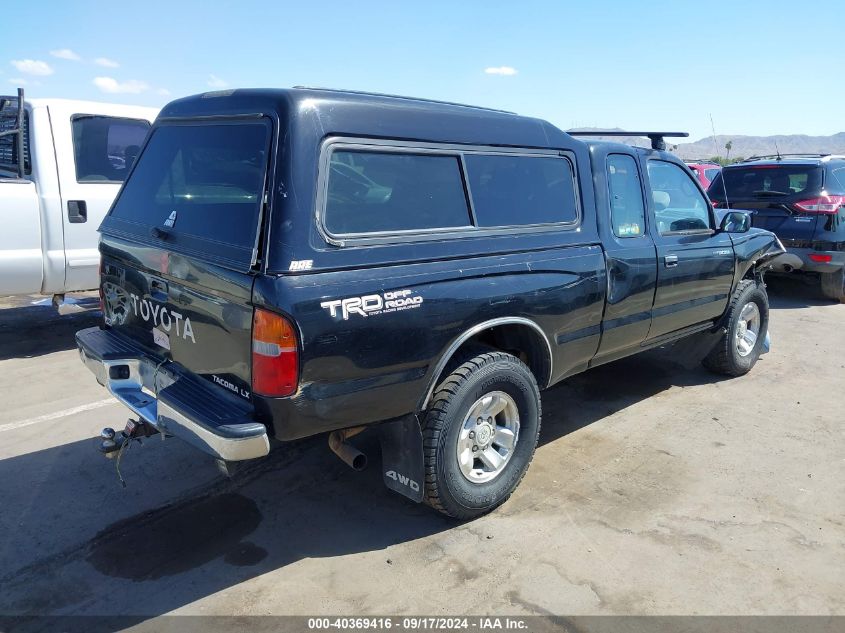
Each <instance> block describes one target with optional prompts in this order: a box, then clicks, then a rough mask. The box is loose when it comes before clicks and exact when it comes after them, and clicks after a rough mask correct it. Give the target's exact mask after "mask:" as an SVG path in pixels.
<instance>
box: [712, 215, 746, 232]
mask: <svg viewBox="0 0 845 633" xmlns="http://www.w3.org/2000/svg"><path fill="white" fill-rule="evenodd" d="M750 228H751V216H750V215H748V214H747V213H743V212H742V211H728V212H727V213H726V214H725V216H724V217H723V218H722V224H721V225H719V230H720V231H721V232H723V233H747V232H748V229H750Z"/></svg>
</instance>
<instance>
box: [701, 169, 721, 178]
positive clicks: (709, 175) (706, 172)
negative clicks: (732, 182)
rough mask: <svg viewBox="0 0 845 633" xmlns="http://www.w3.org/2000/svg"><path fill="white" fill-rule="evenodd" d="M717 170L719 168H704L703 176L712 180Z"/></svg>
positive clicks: (717, 172)
mask: <svg viewBox="0 0 845 633" xmlns="http://www.w3.org/2000/svg"><path fill="white" fill-rule="evenodd" d="M719 171H720V170H719V169H715V168H714V169H705V170H704V177H705V178H707V180H713V179H714V178H715V177H716V176H717V175H718V174H719Z"/></svg>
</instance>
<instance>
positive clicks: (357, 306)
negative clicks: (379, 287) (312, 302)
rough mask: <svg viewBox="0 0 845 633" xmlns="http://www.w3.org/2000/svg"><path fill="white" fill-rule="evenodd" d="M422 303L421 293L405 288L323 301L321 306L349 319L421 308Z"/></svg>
mask: <svg viewBox="0 0 845 633" xmlns="http://www.w3.org/2000/svg"><path fill="white" fill-rule="evenodd" d="M422 303H423V298H422V297H421V296H420V295H415V294H414V291H413V290H408V289H404V290H391V291H390V292H383V293H381V294H372V295H363V296H360V297H348V298H346V299H333V300H331V301H323V302H322V303H321V304H320V307H321V308H324V309H325V310H328V312H329V314H330V315H331V316H332V317H335V318H337V317H340V318H342V319H343V320H344V321H348V320H349V317H351V316H362V317H369V316H375V315H377V314H387V313H390V312H398V311H400V310H410V309H413V308H419V307H420V306H421V305H422Z"/></svg>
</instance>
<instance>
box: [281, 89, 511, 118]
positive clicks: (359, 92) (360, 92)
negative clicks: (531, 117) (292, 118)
mask: <svg viewBox="0 0 845 633" xmlns="http://www.w3.org/2000/svg"><path fill="white" fill-rule="evenodd" d="M293 89H294V90H316V91H320V92H342V93H344V94H350V95H362V96H365V97H388V98H390V99H406V100H408V101H422V102H424V103H438V104H440V105H450V106H460V107H462V108H472V109H474V110H486V111H488V112H501V113H502V114H516V112H511V111H510V110H499V109H497V108H485V107H484V106H476V105H470V104H468V103H458V102H456V101H439V100H438V99H424V98H422V97H409V96H407V95H394V94H389V93H386V92H366V91H364V90H344V89H343V88H321V87H318V86H294V87H293Z"/></svg>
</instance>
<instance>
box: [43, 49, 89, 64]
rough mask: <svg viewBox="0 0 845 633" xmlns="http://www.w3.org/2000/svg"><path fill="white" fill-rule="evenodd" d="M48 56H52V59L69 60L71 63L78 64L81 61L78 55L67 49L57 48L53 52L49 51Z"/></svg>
mask: <svg viewBox="0 0 845 633" xmlns="http://www.w3.org/2000/svg"><path fill="white" fill-rule="evenodd" d="M50 55H52V56H53V57H58V58H59V59H69V60H70V61H72V62H78V61H80V60H81V59H82V58H81V57H80V56H79V55H77V54H76V53H74V52H73V51H72V50H70V49H69V48H59V49H56V50H54V51H50Z"/></svg>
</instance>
